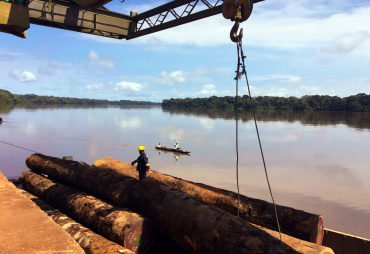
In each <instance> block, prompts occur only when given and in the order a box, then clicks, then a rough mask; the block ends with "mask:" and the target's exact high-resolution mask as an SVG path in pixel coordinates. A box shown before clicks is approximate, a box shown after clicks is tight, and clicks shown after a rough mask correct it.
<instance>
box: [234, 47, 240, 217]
mask: <svg viewBox="0 0 370 254" xmlns="http://www.w3.org/2000/svg"><path fill="white" fill-rule="evenodd" d="M237 51H238V69H237V71H236V77H235V80H236V89H235V90H236V94H235V101H236V102H235V103H236V106H235V148H236V187H237V189H238V209H237V210H238V218H239V204H240V191H239V142H238V141H239V131H238V120H239V117H238V90H239V89H238V86H239V82H238V80H239V74H240V72H239V69H240V57H239V47H237Z"/></svg>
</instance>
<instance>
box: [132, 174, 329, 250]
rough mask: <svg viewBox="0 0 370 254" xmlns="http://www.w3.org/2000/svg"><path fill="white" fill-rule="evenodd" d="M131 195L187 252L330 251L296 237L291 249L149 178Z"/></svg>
mask: <svg viewBox="0 0 370 254" xmlns="http://www.w3.org/2000/svg"><path fill="white" fill-rule="evenodd" d="M148 190H150V191H148ZM130 198H131V200H132V203H133V205H134V207H135V209H136V210H137V211H139V212H140V213H143V214H150V217H151V219H152V221H153V222H154V223H155V224H156V226H157V229H158V230H159V231H160V232H162V233H163V234H165V235H169V236H171V237H172V238H173V239H174V240H175V241H177V242H178V243H179V244H180V245H181V246H183V247H184V248H185V249H186V250H187V251H188V252H189V253H238V254H242V253H310V254H313V253H321V254H333V252H332V251H331V249H329V248H325V247H323V246H319V245H316V244H313V243H308V242H305V241H302V240H299V239H295V240H294V243H295V244H297V245H300V246H299V247H296V249H293V248H291V247H290V246H288V245H286V244H285V243H283V242H281V241H280V240H278V239H277V238H276V237H274V236H272V235H271V234H270V233H267V232H266V231H265V230H262V229H261V228H258V227H256V226H254V225H252V224H250V223H248V222H246V221H245V220H242V219H240V218H237V217H236V216H233V215H231V214H229V213H227V212H225V211H224V210H222V209H220V208H217V207H215V206H212V205H209V204H208V203H206V202H203V201H201V200H199V199H196V198H194V197H192V196H190V195H189V194H187V193H184V192H181V191H177V190H174V189H172V188H171V187H169V186H167V185H165V184H163V183H161V182H158V181H157V180H155V179H152V178H145V179H143V180H141V181H140V182H139V183H138V184H136V185H135V186H134V187H133V190H132V195H130ZM174 208H176V209H174ZM287 237H288V238H289V239H291V238H292V237H289V236H287ZM292 243H293V241H292ZM306 243H308V244H309V245H315V248H316V250H315V249H313V248H311V247H310V246H306V245H305V244H306ZM302 251H304V252H302Z"/></svg>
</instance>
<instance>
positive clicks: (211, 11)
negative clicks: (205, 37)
mask: <svg viewBox="0 0 370 254" xmlns="http://www.w3.org/2000/svg"><path fill="white" fill-rule="evenodd" d="M252 1H253V4H255V3H258V2H262V1H264V0H252ZM199 2H203V3H204V4H205V6H206V8H207V9H205V10H202V11H198V12H196V13H192V11H193V9H192V10H191V11H190V12H187V13H185V10H186V8H187V7H186V8H185V10H184V12H183V13H182V15H178V14H177V13H176V12H175V10H174V9H175V8H178V7H180V6H184V5H186V4H187V5H191V4H192V3H193V6H196V5H197V4H198V3H199ZM222 2H223V0H218V1H217V2H216V4H215V5H211V4H210V3H208V2H207V0H200V1H199V0H174V1H172V2H169V3H167V4H164V5H161V6H159V7H156V8H154V9H151V10H149V11H146V12H143V13H140V14H138V15H136V16H133V23H134V24H133V26H132V27H136V29H135V28H134V29H133V30H130V32H129V37H128V38H127V39H128V40H129V39H134V38H137V37H140V36H144V35H147V34H151V33H155V32H158V31H162V30H165V29H168V28H172V27H175V26H179V25H183V24H186V23H189V22H192V21H196V20H199V19H203V18H207V17H210V16H213V15H217V14H220V13H221V12H222ZM193 8H194V7H193ZM169 13H171V14H172V17H173V18H174V19H172V20H170V21H167V22H165V19H166V18H167V16H168V14H169ZM155 16H157V18H156V20H157V21H158V20H159V17H162V20H159V22H157V21H156V22H155V23H153V22H152V21H151V19H150V18H153V17H155ZM145 23H147V24H148V26H149V27H148V28H145V29H142V26H143V24H145ZM157 23H159V24H157Z"/></svg>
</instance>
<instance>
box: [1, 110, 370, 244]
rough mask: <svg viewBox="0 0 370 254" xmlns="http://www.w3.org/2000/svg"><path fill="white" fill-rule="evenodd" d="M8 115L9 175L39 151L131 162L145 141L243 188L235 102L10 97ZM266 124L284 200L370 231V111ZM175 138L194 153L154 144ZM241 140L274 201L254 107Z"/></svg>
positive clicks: (245, 167)
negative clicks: (91, 103)
mask: <svg viewBox="0 0 370 254" xmlns="http://www.w3.org/2000/svg"><path fill="white" fill-rule="evenodd" d="M0 117H2V118H3V122H2V124H0V171H1V172H2V173H3V174H4V175H5V176H6V177H8V178H16V177H18V176H19V175H20V174H21V173H22V172H23V171H25V170H28V168H27V166H26V165H25V160H26V158H27V156H28V155H30V154H32V153H33V152H39V153H43V154H45V155H50V156H55V157H63V156H73V159H74V160H77V161H83V162H86V163H88V164H92V163H93V162H94V161H95V160H97V159H100V158H102V157H105V156H109V157H111V158H114V159H117V160H121V161H124V162H130V161H132V160H133V159H135V158H136V157H137V156H138V151H137V147H138V146H139V145H143V146H145V147H146V153H147V155H148V157H149V162H150V165H151V168H152V169H154V170H157V171H159V172H162V173H165V174H169V175H173V176H176V177H180V178H183V179H186V180H190V181H194V182H200V183H204V184H208V185H212V186H215V187H219V188H223V189H227V190H231V191H237V186H236V120H235V113H234V112H233V111H225V110H224V111H222V110H170V109H162V108H161V107H34V108H11V107H2V108H1V107H0ZM257 124H258V130H259V133H260V137H261V144H262V148H263V153H264V157H265V161H266V166H267V172H268V177H269V181H270V185H271V188H272V192H273V196H274V199H275V202H276V203H277V204H279V205H285V206H290V207H294V208H296V209H301V210H305V211H308V212H311V213H315V214H321V215H322V216H323V218H324V226H325V227H326V228H329V229H333V230H338V231H342V232H345V233H349V234H353V235H357V236H361V237H364V238H370V114H369V113H349V112H300V111H258V112H257ZM174 140H177V141H178V142H179V145H180V147H181V148H183V149H185V150H189V151H191V154H190V156H186V155H176V154H173V153H170V152H168V153H164V152H159V151H157V150H156V149H155V148H154V146H155V145H157V144H158V143H159V142H161V143H162V145H164V146H166V145H167V146H171V147H172V146H173V145H174V142H175V141H174ZM238 148H239V164H238V166H239V167H238V168H239V169H238V170H239V187H240V193H241V194H243V195H246V196H249V197H253V198H258V199H263V200H266V201H269V202H271V197H270V193H269V190H268V185H267V182H266V176H265V172H264V168H263V162H262V159H261V153H260V149H259V145H258V140H257V135H256V130H255V126H254V121H253V115H252V114H251V112H249V111H241V112H239V120H238ZM25 149H28V150H25ZM30 150H31V151H30Z"/></svg>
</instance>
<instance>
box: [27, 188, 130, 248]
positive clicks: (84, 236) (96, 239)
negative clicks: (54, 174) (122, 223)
mask: <svg viewBox="0 0 370 254" xmlns="http://www.w3.org/2000/svg"><path fill="white" fill-rule="evenodd" d="M22 192H23V193H24V194H25V195H26V196H27V197H28V198H30V199H31V200H32V201H33V202H34V203H35V204H36V205H37V206H39V207H40V208H41V210H43V211H44V212H46V213H47V214H48V215H49V217H51V218H52V219H53V220H54V221H55V222H56V223H57V224H58V225H59V226H61V227H62V228H63V229H64V230H65V231H67V232H68V233H69V234H70V235H71V236H72V237H73V238H74V239H75V240H76V242H78V243H79V245H80V246H81V248H83V250H84V251H85V253H87V254H119V253H123V254H134V253H135V252H132V251H131V250H129V249H126V248H124V247H123V246H121V245H119V244H117V243H115V242H112V241H110V240H108V239H106V238H104V237H102V236H101V235H98V234H96V233H95V232H94V231H92V230H90V229H89V228H86V227H84V226H83V225H81V224H80V223H78V222H76V221H74V220H73V219H71V218H70V217H68V216H67V215H65V214H63V213H61V212H59V211H58V210H57V209H55V208H54V207H53V206H51V205H49V204H48V203H46V202H45V201H43V200H42V199H40V198H38V197H36V196H34V195H32V194H31V193H29V192H27V191H24V190H23V191H22Z"/></svg>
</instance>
